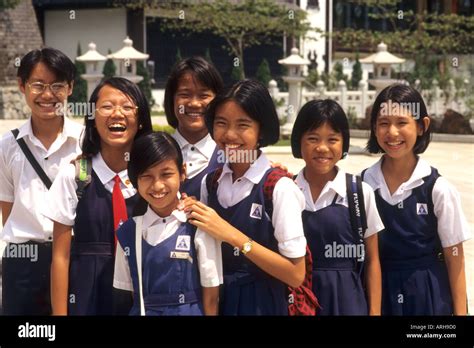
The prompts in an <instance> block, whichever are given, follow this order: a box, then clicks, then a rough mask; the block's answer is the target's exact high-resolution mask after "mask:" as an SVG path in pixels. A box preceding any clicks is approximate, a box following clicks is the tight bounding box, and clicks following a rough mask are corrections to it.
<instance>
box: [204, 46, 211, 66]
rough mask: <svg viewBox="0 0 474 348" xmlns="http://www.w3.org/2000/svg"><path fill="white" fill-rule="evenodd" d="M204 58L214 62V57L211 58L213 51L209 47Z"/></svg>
mask: <svg viewBox="0 0 474 348" xmlns="http://www.w3.org/2000/svg"><path fill="white" fill-rule="evenodd" d="M204 59H205V60H207V61H208V62H209V63H211V64H213V63H212V58H211V51H210V49H209V47H208V48H206V53H205V54H204Z"/></svg>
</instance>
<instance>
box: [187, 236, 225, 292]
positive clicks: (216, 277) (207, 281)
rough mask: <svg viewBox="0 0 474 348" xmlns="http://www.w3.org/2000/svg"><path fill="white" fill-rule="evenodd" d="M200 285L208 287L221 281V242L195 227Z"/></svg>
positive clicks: (217, 284)
mask: <svg viewBox="0 0 474 348" xmlns="http://www.w3.org/2000/svg"><path fill="white" fill-rule="evenodd" d="M194 245H195V247H196V251H197V258H198V260H197V261H198V267H199V274H200V277H201V286H203V287H206V288H209V287H215V286H219V285H220V284H222V283H223V276H222V252H221V242H220V241H218V240H216V239H214V238H213V237H211V236H210V235H209V234H208V233H206V232H204V231H201V230H200V229H197V231H196V235H195V237H194Z"/></svg>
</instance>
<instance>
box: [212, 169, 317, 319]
mask: <svg viewBox="0 0 474 348" xmlns="http://www.w3.org/2000/svg"><path fill="white" fill-rule="evenodd" d="M221 173H222V169H221V168H220V169H217V170H216V171H214V173H213V175H212V177H211V175H208V177H207V178H206V185H207V188H208V191H209V190H210V189H211V188H212V189H213V190H217V180H218V179H219V177H220V175H221ZM283 177H288V178H290V179H291V178H292V177H291V176H290V175H289V174H288V172H287V171H284V170H281V169H278V168H276V169H273V170H272V172H271V173H270V174H269V175H268V176H267V179H266V180H265V183H264V184H263V195H264V197H265V211H266V213H267V214H268V216H269V217H270V218H271V217H272V215H273V190H274V189H275V185H276V183H277V182H278V180H280V179H281V178H283ZM305 266H306V274H305V278H304V281H303V284H301V285H300V286H298V287H297V288H293V287H290V286H289V287H288V303H289V304H288V313H289V315H291V316H296V315H310V316H313V315H316V308H318V307H319V303H318V300H317V298H316V296H315V295H314V293H313V290H312V288H313V280H312V278H313V275H312V270H313V261H312V258H311V251H310V250H309V247H308V246H306V255H305Z"/></svg>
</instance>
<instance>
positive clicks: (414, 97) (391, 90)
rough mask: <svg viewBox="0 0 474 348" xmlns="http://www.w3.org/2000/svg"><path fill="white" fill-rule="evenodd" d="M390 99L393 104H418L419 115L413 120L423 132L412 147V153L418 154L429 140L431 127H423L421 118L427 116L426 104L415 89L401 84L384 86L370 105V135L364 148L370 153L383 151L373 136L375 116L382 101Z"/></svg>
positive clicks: (424, 148)
mask: <svg viewBox="0 0 474 348" xmlns="http://www.w3.org/2000/svg"><path fill="white" fill-rule="evenodd" d="M389 101H391V103H394V104H403V103H409V105H419V112H420V114H419V115H415V116H417V117H415V121H416V123H418V125H419V126H420V127H421V129H422V130H423V134H422V135H420V136H418V137H417V138H416V143H415V146H414V147H413V153H414V154H415V155H416V154H419V153H423V152H425V150H426V148H427V147H428V145H429V143H430V141H431V129H430V127H428V129H425V125H424V123H423V118H424V117H425V116H427V117H429V116H428V111H427V109H426V104H425V102H424V101H423V98H422V96H421V95H420V93H418V91H417V90H416V89H414V88H413V87H410V86H406V85H402V84H393V85H390V86H388V87H386V88H385V89H384V90H382V92H380V94H379V95H378V96H377V98H376V99H375V102H374V105H373V107H372V112H371V114H370V137H369V141H367V146H366V149H367V151H369V152H370V153H384V152H385V151H384V150H383V149H382V148H381V147H380V145H379V144H378V142H377V138H376V137H375V125H376V123H377V118H378V117H379V114H380V111H381V109H382V106H383V104H384V103H387V102H389Z"/></svg>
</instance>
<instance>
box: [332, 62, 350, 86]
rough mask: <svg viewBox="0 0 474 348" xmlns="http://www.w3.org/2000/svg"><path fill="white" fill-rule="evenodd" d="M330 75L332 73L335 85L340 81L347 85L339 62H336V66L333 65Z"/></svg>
mask: <svg viewBox="0 0 474 348" xmlns="http://www.w3.org/2000/svg"><path fill="white" fill-rule="evenodd" d="M332 73H333V77H334V79H335V80H336V83H338V82H339V81H341V80H344V81H345V82H346V83H347V80H348V79H349V78H348V76H347V75H345V74H344V72H343V66H342V63H341V62H336V64H334V67H333V70H332Z"/></svg>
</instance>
